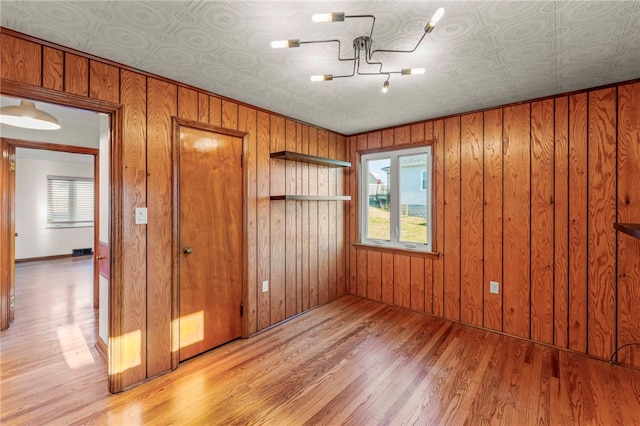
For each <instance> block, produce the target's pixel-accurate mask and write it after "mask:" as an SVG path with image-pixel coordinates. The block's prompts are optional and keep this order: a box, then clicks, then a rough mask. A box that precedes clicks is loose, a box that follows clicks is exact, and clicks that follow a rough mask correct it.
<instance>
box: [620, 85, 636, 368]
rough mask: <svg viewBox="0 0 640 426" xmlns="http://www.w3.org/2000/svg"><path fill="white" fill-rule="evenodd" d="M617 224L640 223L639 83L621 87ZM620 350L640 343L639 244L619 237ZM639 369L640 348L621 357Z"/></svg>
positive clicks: (626, 349)
mask: <svg viewBox="0 0 640 426" xmlns="http://www.w3.org/2000/svg"><path fill="white" fill-rule="evenodd" d="M617 159H618V203H617V204H618V222H621V223H640V185H638V176H640V83H633V84H625V85H622V86H620V87H618V157H617ZM617 240H618V342H617V343H618V346H622V345H625V344H627V343H631V342H638V341H640V315H638V306H640V240H637V239H635V238H633V237H631V236H629V235H621V234H620V233H618V236H617ZM618 361H619V362H623V363H625V364H630V365H633V366H635V367H638V366H640V348H638V346H630V347H627V348H625V349H622V350H621V351H620V352H619V353H618Z"/></svg>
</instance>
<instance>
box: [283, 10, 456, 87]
mask: <svg viewBox="0 0 640 426" xmlns="http://www.w3.org/2000/svg"><path fill="white" fill-rule="evenodd" d="M443 14H444V9H443V8H440V9H438V10H437V11H436V13H435V14H434V15H433V17H432V18H431V20H430V21H429V22H428V23H427V25H425V27H424V32H423V33H422V37H420V40H418V42H417V43H416V45H415V46H414V47H413V49H410V50H396V49H374V48H373V28H374V26H375V24H376V17H375V16H373V15H345V13H344V12H333V13H319V14H315V15H313V16H312V17H311V20H312V21H313V22H343V21H344V20H345V19H351V18H365V19H371V31H370V32H369V35H368V36H367V35H364V36H360V37H356V38H355V39H354V40H353V57H351V58H343V57H342V55H341V50H342V44H341V42H340V40H338V39H329V40H310V41H302V40H299V39H291V40H279V41H273V42H271V47H272V48H274V49H278V48H292V47H300V45H302V44H314V43H337V44H338V61H341V62H353V69H352V71H351V74H344V75H333V74H323V75H314V76H311V81H329V80H334V79H336V78H346V77H353V76H355V75H356V74H357V75H384V76H386V77H387V78H386V80H385V82H384V83H383V85H382V91H383V92H384V93H386V92H387V90H389V79H390V78H391V74H400V75H412V74H424V68H403V69H401V70H399V71H386V70H383V64H382V62H380V61H374V60H373V55H375V54H376V53H378V52H385V53H413V52H415V50H416V49H417V48H418V46H420V43H422V40H424V38H425V36H426V35H427V34H429V33H430V32H431V31H433V29H434V28H435V26H436V24H437V23H438V21H439V20H440V18H442V15H443ZM361 64H366V65H373V66H374V67H373V69H374V71H370V70H366V71H363V70H361V69H360V67H361ZM375 66H377V67H378V69H377V71H375ZM363 68H365V67H364V66H363ZM367 68H368V69H370V68H371V67H367Z"/></svg>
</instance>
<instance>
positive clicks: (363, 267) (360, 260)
mask: <svg viewBox="0 0 640 426" xmlns="http://www.w3.org/2000/svg"><path fill="white" fill-rule="evenodd" d="M356 257H357V263H356V265H357V277H358V278H357V293H356V294H357V295H358V296H360V297H369V295H368V289H367V250H363V249H359V250H356Z"/></svg>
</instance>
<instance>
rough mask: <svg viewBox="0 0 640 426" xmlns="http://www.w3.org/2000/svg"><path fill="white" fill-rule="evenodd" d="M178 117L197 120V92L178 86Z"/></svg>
mask: <svg viewBox="0 0 640 426" xmlns="http://www.w3.org/2000/svg"><path fill="white" fill-rule="evenodd" d="M178 117H180V118H185V119H187V120H193V121H197V120H198V92H196V91H195V90H192V89H187V88H186V87H182V86H178Z"/></svg>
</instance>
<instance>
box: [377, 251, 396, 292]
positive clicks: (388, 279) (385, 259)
mask: <svg viewBox="0 0 640 426" xmlns="http://www.w3.org/2000/svg"><path fill="white" fill-rule="evenodd" d="M380 261H381V266H380V275H381V280H380V284H381V286H382V294H381V297H382V303H386V304H389V305H393V292H394V289H393V287H394V285H393V283H394V279H395V276H394V268H393V261H394V256H393V254H391V253H382V256H381V259H380Z"/></svg>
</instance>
